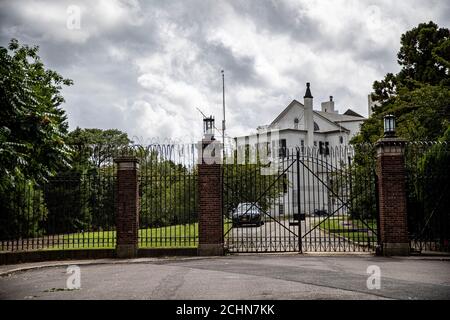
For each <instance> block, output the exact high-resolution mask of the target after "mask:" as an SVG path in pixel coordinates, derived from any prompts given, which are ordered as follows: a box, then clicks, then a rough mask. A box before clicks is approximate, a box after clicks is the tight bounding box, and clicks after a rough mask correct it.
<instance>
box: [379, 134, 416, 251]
mask: <svg viewBox="0 0 450 320" xmlns="http://www.w3.org/2000/svg"><path fill="white" fill-rule="evenodd" d="M405 142H406V141H405V140H402V139H399V138H383V139H380V140H379V141H378V142H377V144H376V150H377V165H376V172H377V176H378V179H377V180H378V192H379V195H378V199H379V200H378V201H379V230H378V232H379V237H380V241H381V243H380V245H381V250H382V254H383V255H387V256H390V255H409V248H410V243H409V235H408V226H407V209H406V197H407V196H406V171H405V159H404V150H405Z"/></svg>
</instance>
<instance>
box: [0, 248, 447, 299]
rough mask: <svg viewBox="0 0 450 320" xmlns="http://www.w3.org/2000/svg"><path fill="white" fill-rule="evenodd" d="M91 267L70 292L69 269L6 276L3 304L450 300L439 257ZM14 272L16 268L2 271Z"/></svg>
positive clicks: (268, 258) (272, 257)
mask: <svg viewBox="0 0 450 320" xmlns="http://www.w3.org/2000/svg"><path fill="white" fill-rule="evenodd" d="M92 262H93V263H95V264H89V263H91V262H89V261H88V262H86V261H85V262H81V261H80V262H76V261H74V262H72V264H78V265H79V267H80V272H81V289H79V290H67V289H66V281H67V278H68V275H67V274H66V270H67V266H61V265H60V266H53V267H44V268H39V269H31V270H27V271H20V272H13V273H9V274H3V275H2V276H1V277H0V299H225V300H226V299H243V300H248V299H403V300H410V299H450V261H448V260H445V259H441V258H439V259H432V258H430V259H423V258H415V257H408V258H384V257H374V256H368V255H354V256H351V255H346V256H317V255H299V254H259V255H235V256H226V257H213V258H165V259H137V260H131V261H126V260H103V261H92ZM82 263H88V264H82ZM60 264H61V262H60ZM369 266H376V267H378V268H379V270H380V273H381V277H380V282H379V284H380V288H379V289H376V288H375V289H369V288H368V287H367V280H368V277H369V274H368V273H367V268H368V267H369ZM19 267H21V268H23V267H27V265H20V266H19ZM8 268H9V270H11V268H14V266H9V267H5V266H3V267H2V270H3V271H5V269H8ZM372 268H373V267H372Z"/></svg>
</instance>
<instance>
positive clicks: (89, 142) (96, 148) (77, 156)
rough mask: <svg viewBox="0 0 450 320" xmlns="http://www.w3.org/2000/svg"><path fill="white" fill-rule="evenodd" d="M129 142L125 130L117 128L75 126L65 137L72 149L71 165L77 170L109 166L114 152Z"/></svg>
mask: <svg viewBox="0 0 450 320" xmlns="http://www.w3.org/2000/svg"><path fill="white" fill-rule="evenodd" d="M131 142H132V141H131V140H130V139H129V138H128V135H127V134H126V133H125V132H122V131H120V130H117V129H107V130H102V129H80V128H76V129H75V130H74V131H72V132H70V133H69V136H68V139H67V143H68V144H69V145H70V146H71V147H72V149H73V150H74V152H73V162H72V165H73V166H74V169H75V171H77V172H86V171H88V170H91V169H99V168H102V167H105V166H111V160H112V158H113V156H114V153H116V152H117V151H118V150H120V149H121V148H123V147H126V146H128V145H129V144H130V143H131Z"/></svg>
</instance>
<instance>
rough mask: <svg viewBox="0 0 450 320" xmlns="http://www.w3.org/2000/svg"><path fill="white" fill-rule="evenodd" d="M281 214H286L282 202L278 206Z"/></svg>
mask: <svg viewBox="0 0 450 320" xmlns="http://www.w3.org/2000/svg"><path fill="white" fill-rule="evenodd" d="M278 209H279V211H280V214H284V204H280V205H279V207H278Z"/></svg>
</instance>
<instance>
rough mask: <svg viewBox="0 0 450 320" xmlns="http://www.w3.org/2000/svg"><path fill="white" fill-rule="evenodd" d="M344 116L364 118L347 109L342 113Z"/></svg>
mask: <svg viewBox="0 0 450 320" xmlns="http://www.w3.org/2000/svg"><path fill="white" fill-rule="evenodd" d="M344 114H345V115H347V116H353V117H360V118H364V117H363V116H362V115H360V114H359V113H357V112H355V111H353V110H352V109H348V110H347V111H345V112H344Z"/></svg>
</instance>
